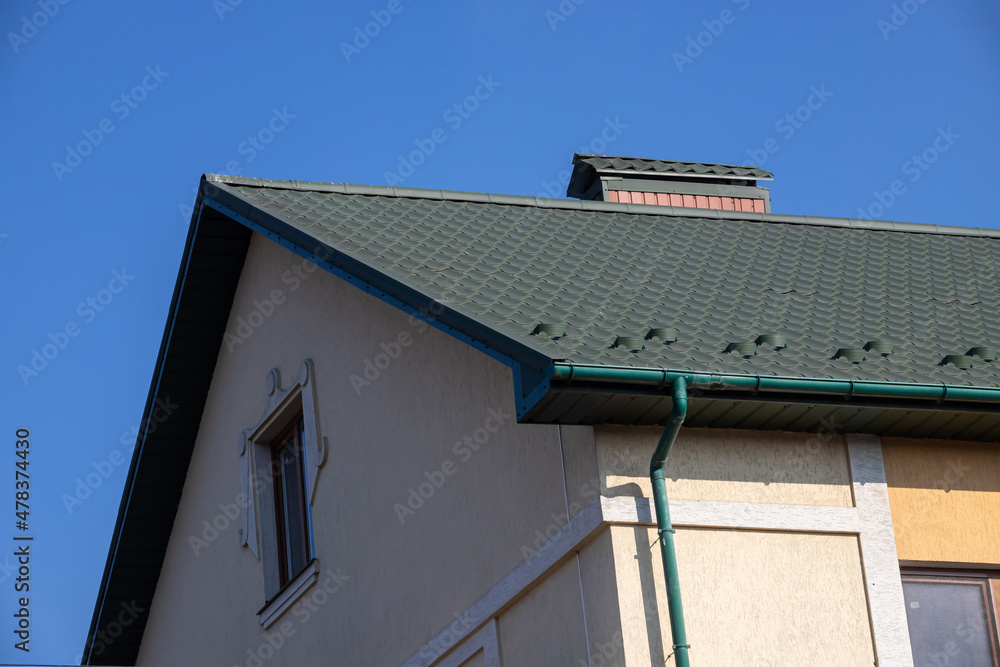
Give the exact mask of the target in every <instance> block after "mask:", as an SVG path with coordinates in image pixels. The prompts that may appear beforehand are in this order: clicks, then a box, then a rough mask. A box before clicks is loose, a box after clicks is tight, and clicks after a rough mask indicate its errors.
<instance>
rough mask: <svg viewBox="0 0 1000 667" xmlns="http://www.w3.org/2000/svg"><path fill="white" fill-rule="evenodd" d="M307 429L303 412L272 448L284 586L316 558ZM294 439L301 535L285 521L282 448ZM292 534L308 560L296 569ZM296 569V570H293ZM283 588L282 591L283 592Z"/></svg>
mask: <svg viewBox="0 0 1000 667" xmlns="http://www.w3.org/2000/svg"><path fill="white" fill-rule="evenodd" d="M304 430H305V425H304V419H303V416H302V412H299V413H298V414H297V415H295V416H294V417H293V418H292V420H291V422H290V423H289V425H288V427H287V428H286V429H285V430H284V431H283V432H282V433H281V434H280V435H279V436H278V437H277V438H275V439H274V441H273V442H272V443H271V444H270V450H271V470H272V474H273V477H274V483H273V485H272V491H273V494H274V499H273V502H274V514H275V516H274V522H275V527H276V531H275V536H276V538H277V555H278V572H279V582H280V589H284V588H285V586H287V585H288V583H289V582H290V581H292V580H293V579H295V578H296V577H297V576H298V575H299V574H301V573H302V571H303V570H304V569H305V568H306V566H307V565H308V564H309V561H310V560H312V558H311V556H312V544H311V539H310V538H311V535H310V532H311V531H310V521H309V511H308V507H307V504H306V498H305V494H306V491H305V486H306V475H305V451H304V449H303V442H302V441H303V440H304V438H303V433H304ZM289 442H291V444H292V447H293V448H294V450H295V452H296V458H297V459H298V461H297V465H296V466H295V474H296V475H297V477H298V484H297V489H298V493H296V494H295V495H296V496H297V498H296V507H295V512H296V513H297V514H300V515H301V517H300V518H301V521H302V530H301V531H299V533H300V534H299V535H298V536H292V535H290V534H289V528H288V526H287V525H286V524H285V514H286V513H287V508H286V507H285V493H284V491H285V489H284V486H285V481H284V474H283V469H282V466H281V462H280V457H281V451H282V450H284V449H285V447H286V446H287V445H288V444H289ZM292 537H297V539H298V540H299V541H301V544H300V546H301V547H302V551H303V553H304V554H305V559H304V561H303V562H302V565H301V566H300V567H295V568H292V567H291V565H290V564H289V562H288V558H289V557H288V551H289V547H288V541H289V540H290V539H291V538H292ZM293 569H294V571H293ZM280 589H279V591H280Z"/></svg>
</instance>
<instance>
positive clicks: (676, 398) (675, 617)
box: [649, 378, 691, 667]
mask: <svg viewBox="0 0 1000 667" xmlns="http://www.w3.org/2000/svg"><path fill="white" fill-rule="evenodd" d="M687 403H688V400H687V382H685V381H684V379H683V378H677V379H675V380H674V395H673V408H672V409H671V411H670V418H669V419H668V420H667V427H666V428H665V429H664V430H663V435H662V436H660V442H659V444H657V445H656V451H655V452H653V460H652V461H650V463H649V478H650V480H652V482H653V506H654V507H655V508H656V532H657V534H658V535H659V536H660V554H661V555H662V556H663V575H664V578H665V579H666V582H667V610H668V612H669V614H670V635H671V637H673V648H674V656H675V659H676V664H677V667H689V665H690V664H691V663H690V662H689V661H688V649H689V648H691V647H690V646H689V645H688V643H687V631H686V630H685V629H684V610H683V608H682V607H681V583H680V579H678V577H677V554H676V553H675V552H674V529H673V526H671V525H670V507H669V505H668V503H667V480H666V475H665V474H664V472H663V466H664V464H665V463H666V462H667V457H668V456H670V448H671V447H673V446H674V440H676V439H677V433H678V432H679V431H680V430H681V424H683V423H684V417H686V416H687Z"/></svg>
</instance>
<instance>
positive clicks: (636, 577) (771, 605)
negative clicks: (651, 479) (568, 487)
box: [610, 526, 874, 667]
mask: <svg viewBox="0 0 1000 667" xmlns="http://www.w3.org/2000/svg"><path fill="white" fill-rule="evenodd" d="M611 532H612V536H613V540H614V552H615V569H616V572H617V577H618V586H619V598H620V600H619V604H620V607H621V614H622V628H623V655H624V660H623V661H621V662H611V663H610V664H622V665H624V664H628V665H632V664H635V665H647V664H655V665H661V664H673V663H672V662H671V661H669V660H668V661H666V662H665V660H666V657H667V656H668V655H669V654H670V651H671V648H670V647H671V643H672V642H671V635H670V620H669V618H668V616H667V600H666V587H665V584H664V581H663V568H662V565H661V563H660V559H659V553H658V549H650V545H652V544H653V543H654V542H655V540H656V531H655V530H654V529H652V528H649V529H647V528H640V527H629V526H615V527H612V528H611ZM676 547H677V558H678V561H679V562H680V563H683V568H682V569H681V570H680V581H681V591H682V595H683V602H684V619H685V626H686V628H687V638H688V643H689V644H690V645H691V652H690V656H691V663H692V664H695V665H698V666H699V667H712V666H718V667H731V666H732V665H746V666H751V665H752V666H765V665H766V666H772V665H773V666H774V667H779V666H780V667H784V666H786V665H810V666H816V667H819V666H826V665H829V666H830V667H833V666H835V665H836V666H840V665H871V664H873V663H874V652H873V648H872V639H871V632H870V629H869V623H868V612H867V607H866V602H865V587H864V581H863V578H862V571H861V559H860V555H859V551H858V540H857V537H856V536H851V535H818V534H809V533H779V532H765V531H751V530H704V529H684V528H680V529H678V530H677V535H676Z"/></svg>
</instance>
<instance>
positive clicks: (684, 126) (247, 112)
mask: <svg viewBox="0 0 1000 667" xmlns="http://www.w3.org/2000/svg"><path fill="white" fill-rule="evenodd" d="M366 30H367V31H368V33H369V34H368V35H366V34H365V31H366ZM0 31H2V34H3V43H2V44H0V85H2V91H3V93H2V95H3V101H4V102H3V104H0V127H2V128H3V131H2V132H0V155H3V159H4V165H5V168H4V172H3V178H2V188H3V190H2V194H3V203H4V213H3V215H2V216H0V279H2V284H3V285H4V286H5V287H4V290H3V294H4V295H5V296H6V298H7V299H9V301H8V306H7V307H6V308H5V309H4V311H5V312H4V316H3V318H4V326H3V327H2V329H0V331H2V334H0V335H2V345H0V443H2V451H3V452H4V456H2V457H0V458H2V459H3V460H6V461H7V463H6V466H7V472H4V473H3V474H2V475H0V477H2V478H3V479H5V480H6V482H4V483H2V484H0V495H2V496H4V497H6V498H7V500H5V501H3V502H0V506H4V507H8V508H9V510H8V514H7V515H6V516H5V517H4V520H3V522H2V523H0V539H2V540H3V541H4V542H5V543H7V544H10V545H13V540H12V538H13V536H14V535H15V534H27V535H31V536H33V537H34V542H33V544H32V547H31V548H32V560H31V575H30V576H31V581H30V585H31V591H30V600H31V602H30V609H31V623H32V624H31V643H30V648H31V652H30V654H24V653H23V652H21V651H18V650H15V649H14V646H13V644H14V640H13V639H12V630H13V623H12V621H11V614H12V613H13V612H14V610H15V594H14V583H15V582H14V579H13V577H14V576H16V575H15V574H14V573H13V572H12V570H11V569H10V564H11V563H12V561H13V558H12V557H8V560H6V561H5V560H4V557H2V556H0V591H2V592H0V618H4V619H7V620H6V621H4V622H3V623H0V637H3V640H2V643H0V663H3V662H8V663H17V662H30V663H34V664H46V663H49V664H54V663H73V662H75V661H76V660H78V655H79V653H80V651H81V649H82V646H83V643H84V640H85V636H86V632H87V629H88V627H89V623H90V619H91V615H92V612H93V606H94V601H95V598H96V595H97V587H98V585H99V583H100V579H101V575H102V572H103V568H104V563H105V559H106V557H107V550H108V544H109V540H110V537H111V531H112V529H113V526H114V522H115V516H116V513H117V510H118V505H119V502H120V498H121V492H122V488H123V485H124V482H125V476H126V472H127V468H128V458H129V456H130V455H131V452H132V448H133V440H134V436H133V433H134V431H133V429H135V428H136V427H137V426H138V420H139V419H140V417H141V415H142V410H143V406H144V404H145V400H146V396H147V392H148V389H149V382H150V378H151V376H152V372H153V365H154V363H155V360H156V354H157V351H158V349H159V345H160V339H161V336H162V333H163V327H164V324H165V319H166V316H167V309H168V306H169V302H170V296H171V293H172V290H173V287H174V281H175V279H176V276H177V269H178V266H179V263H180V260H181V251H182V248H183V244H184V239H185V234H186V232H187V226H188V223H189V212H190V206H191V204H192V203H193V201H194V191H195V187H196V186H197V184H198V179H199V177H200V175H201V174H202V173H204V172H213V173H234V174H240V175H247V176H255V177H262V178H275V179H298V180H313V181H337V182H349V183H369V184H380V185H384V184H386V183H389V182H392V183H396V184H403V185H406V186H411V187H426V188H435V189H448V190H470V191H486V192H499V193H513V194H523V195H545V193H551V194H552V195H555V196H563V195H564V194H565V183H566V179H567V178H568V170H569V168H570V162H571V158H572V154H573V152H574V151H593V152H602V153H606V154H611V155H627V156H642V157H657V158H667V159H678V160H688V161H701V162H723V163H730V164H757V165H759V166H762V167H763V168H765V169H767V170H770V171H772V172H774V174H775V181H774V182H773V184H771V199H772V208H773V211H774V212H776V213H795V214H807V215H816V216H844V217H860V216H867V217H872V218H877V219H883V220H904V221H910V222H921V223H931V224H939V225H963V226H975V227H1000V216H998V214H997V212H996V199H997V197H996V194H995V192H996V191H995V186H993V185H991V182H992V181H993V179H994V175H993V174H992V172H989V171H988V170H989V169H991V168H992V166H994V165H995V164H996V162H997V156H998V155H1000V129H998V128H997V118H1000V71H998V65H1000V2H998V1H997V0H965V1H960V2H944V0H906V1H905V2H899V1H896V2H893V1H891V0H869V1H867V2H838V3H802V2H790V1H787V0H786V1H783V2H773V1H772V2H768V3H765V2H763V1H762V0H736V1H731V0H711V1H701V2H677V1H673V2H666V1H664V0H657V1H653V0H633V1H632V2H628V3H620V2H614V3H611V2H603V3H602V2H598V1H597V0H562V2H560V1H559V0H539V1H536V2H523V1H518V0H508V1H506V2H487V1H480V0H465V1H463V2H457V1H453V0H444V1H441V2H435V3H433V4H432V3H427V2H419V1H415V0H364V1H362V2H352V3H343V2H341V3H326V2H324V3H318V2H317V3H282V4H280V5H279V4H275V3H265V2H261V1H260V0H242V1H240V0H217V1H215V2H213V1H212V0H197V1H186V2H172V3H125V2H106V1H101V0H92V1H90V2H83V1H82V0H75V1H74V0H41V1H39V0H34V1H32V2H25V1H21V0H8V1H6V2H4V3H2V5H0ZM477 94H478V97H477ZM470 96H472V97H471V98H470ZM455 105H459V106H458V110H456V108H455ZM560 181H561V182H560ZM546 196H547V195H546ZM46 346H48V347H46ZM19 428H26V429H29V430H30V433H31V435H30V443H31V444H30V455H29V456H30V459H29V460H30V464H29V466H30V467H29V472H30V482H31V486H30V501H29V504H30V519H29V529H28V530H27V531H25V532H23V533H22V531H19V530H17V529H16V528H15V526H14V523H15V520H16V517H15V516H14V512H13V509H14V493H15V488H14V474H15V473H14V470H15V468H14V465H15V463H16V462H17V461H18V460H19V459H17V458H16V455H15V431H16V429H19ZM12 552H13V546H10V548H9V549H8V548H5V549H4V550H3V553H12ZM8 626H10V627H8Z"/></svg>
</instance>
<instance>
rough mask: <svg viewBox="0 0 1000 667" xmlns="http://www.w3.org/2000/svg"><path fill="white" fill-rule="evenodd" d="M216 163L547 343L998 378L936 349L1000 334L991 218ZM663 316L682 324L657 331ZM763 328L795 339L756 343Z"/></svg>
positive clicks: (775, 364)
mask: <svg viewBox="0 0 1000 667" xmlns="http://www.w3.org/2000/svg"><path fill="white" fill-rule="evenodd" d="M209 179H210V180H212V181H215V183H216V184H217V185H218V187H219V188H220V189H221V190H223V191H226V192H230V193H231V194H232V195H234V196H235V197H236V198H238V199H239V200H241V201H243V202H245V203H246V204H247V205H248V206H250V207H252V208H256V209H259V210H260V211H264V212H267V213H269V214H271V215H273V216H275V217H276V218H278V219H280V220H283V221H285V222H287V223H288V224H289V225H291V226H292V227H293V228H295V229H298V230H300V231H301V232H303V233H305V234H307V235H308V236H309V237H311V238H314V239H316V240H318V241H320V242H322V243H324V244H327V245H329V246H330V247H331V248H334V249H335V250H338V251H341V252H343V253H344V254H345V255H347V256H349V257H352V258H354V259H356V260H358V261H359V262H360V263H362V264H364V265H367V266H368V267H371V268H372V269H373V270H375V271H377V272H380V273H382V274H385V275H387V276H390V277H391V278H393V279H395V280H398V281H399V282H400V283H402V284H404V285H408V286H410V287H412V288H413V289H415V290H417V291H419V292H421V293H423V294H426V295H427V296H428V297H429V298H432V299H435V300H437V301H439V302H441V303H443V304H445V305H447V306H448V307H449V308H451V309H454V310H455V311H456V312H459V313H462V314H464V315H466V316H468V317H469V318H471V319H472V320H474V321H475V322H477V323H479V324H480V325H482V327H483V329H485V330H489V331H494V332H497V333H499V334H501V335H503V336H504V337H507V338H509V339H512V340H515V341H518V342H519V343H520V344H522V345H523V346H524V347H525V348H526V349H531V350H535V351H537V352H541V353H542V354H544V355H545V356H547V357H549V358H551V359H560V360H567V361H570V362H573V363H579V364H597V365H613V366H637V367H648V368H667V369H673V370H692V371H710V372H724V373H738V374H743V373H745V374H760V375H775V376H791V377H811V378H838V379H857V380H876V381H888V382H920V383H928V382H932V383H938V382H940V383H947V384H950V385H975V386H985V387H997V386H1000V372H998V371H1000V362H997V361H988V360H985V359H983V358H981V357H974V358H973V359H972V360H971V365H968V367H967V368H960V367H957V366H955V365H953V364H949V365H942V364H941V362H942V361H943V360H944V358H945V357H946V356H947V355H965V354H966V352H967V351H968V350H970V349H971V348H973V347H976V346H989V347H993V348H997V347H1000V309H998V308H997V304H998V303H1000V281H998V259H1000V233H997V232H995V231H992V230H978V229H969V228H957V227H939V226H926V225H915V224H911V223H878V222H874V223H873V222H864V221H856V220H846V219H823V218H805V217H801V216H782V215H768V214H758V213H739V212H733V211H713V212H699V213H692V211H691V210H690V209H677V208H670V207H654V206H641V205H632V204H614V203H606V202H581V201H571V200H543V199H536V198H530V197H514V196H503V195H483V194H473V193H448V192H441V191H428V190H411V189H400V188H395V189H394V188H384V187H376V186H350V185H342V184H329V183H303V182H292V181H260V180H255V179H238V178H228V177H209ZM540 324H546V325H558V326H556V327H555V329H560V330H561V329H564V330H565V335H554V334H550V333H545V332H540V333H537V334H536V333H533V332H535V331H536V330H538V325H540ZM657 328H669V329H673V330H674V332H673V333H672V334H671V337H675V338H676V340H664V339H663V337H657V336H650V337H649V339H647V335H648V334H649V332H650V329H657ZM557 333H558V332H557ZM771 334H776V335H779V336H783V337H784V338H785V341H786V342H785V346H783V347H775V346H774V345H773V344H770V345H769V344H765V342H764V341H763V339H761V341H760V342H761V344H759V345H758V344H756V342H757V341H758V337H760V336H766V335H771ZM616 340H617V341H618V345H617V346H616ZM869 343H875V344H876V345H874V346H872V345H869V347H870V348H873V349H869V350H868V351H864V348H865V346H866V345H867V344H869ZM734 344H743V345H734ZM886 345H889V346H891V353H888V354H882V353H880V352H879V349H888V347H886ZM727 348H728V349H731V350H734V351H731V352H728V353H727V352H726V350H727ZM839 350H861V351H862V353H863V360H861V361H860V362H857V363H853V362H852V361H851V360H849V358H856V354H857V353H851V354H848V355H844V354H843V353H842V355H841V357H842V358H835V356H836V355H837V353H838V351H839ZM987 356H989V355H987ZM847 357H849V358H847ZM962 365H966V364H962Z"/></svg>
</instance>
